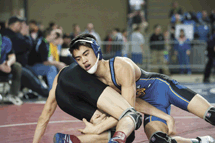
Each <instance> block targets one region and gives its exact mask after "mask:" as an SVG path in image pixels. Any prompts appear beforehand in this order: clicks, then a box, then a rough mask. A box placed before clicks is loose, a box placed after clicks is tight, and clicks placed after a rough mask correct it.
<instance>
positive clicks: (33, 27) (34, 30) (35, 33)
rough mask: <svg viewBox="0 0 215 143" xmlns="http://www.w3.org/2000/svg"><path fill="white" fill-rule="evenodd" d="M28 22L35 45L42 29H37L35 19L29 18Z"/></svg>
mask: <svg viewBox="0 0 215 143" xmlns="http://www.w3.org/2000/svg"><path fill="white" fill-rule="evenodd" d="M28 24H29V30H30V36H31V38H32V40H33V43H34V45H35V44H36V43H37V40H38V39H39V38H40V37H42V31H41V30H40V29H39V26H38V23H37V22H36V21H35V20H30V21H29V23H28Z"/></svg>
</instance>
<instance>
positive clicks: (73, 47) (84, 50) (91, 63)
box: [69, 34, 102, 74]
mask: <svg viewBox="0 0 215 143" xmlns="http://www.w3.org/2000/svg"><path fill="white" fill-rule="evenodd" d="M69 47H70V48H69V51H70V52H71V54H72V56H73V58H74V59H75V61H76V62H77V63H78V64H79V66H81V67H82V68H83V69H84V70H86V71H87V72H88V73H90V74H94V73H95V72H96V70H97V66H98V61H99V60H101V59H102V53H101V49H100V46H99V45H98V44H97V42H96V38H95V37H94V36H93V35H91V34H82V35H79V36H77V37H76V38H74V39H73V40H72V41H71V43H70V46H69Z"/></svg>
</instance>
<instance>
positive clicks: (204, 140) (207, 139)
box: [196, 136, 215, 143]
mask: <svg viewBox="0 0 215 143" xmlns="http://www.w3.org/2000/svg"><path fill="white" fill-rule="evenodd" d="M196 139H198V140H199V142H200V143H215V140H214V139H213V138H212V137H211V136H203V137H197V138H196Z"/></svg>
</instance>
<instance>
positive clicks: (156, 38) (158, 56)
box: [150, 24, 170, 75]
mask: <svg viewBox="0 0 215 143" xmlns="http://www.w3.org/2000/svg"><path fill="white" fill-rule="evenodd" d="M150 51H151V57H152V65H156V67H153V69H152V71H153V72H157V73H158V72H160V69H161V70H162V73H164V74H166V75H170V72H169V68H168V66H167V65H166V63H165V58H164V51H165V48H164V36H163V34H162V33H161V26H160V25H158V24H157V25H155V26H154V33H153V34H152V36H151V37H150ZM159 65H160V67H159ZM160 73H161V72H160Z"/></svg>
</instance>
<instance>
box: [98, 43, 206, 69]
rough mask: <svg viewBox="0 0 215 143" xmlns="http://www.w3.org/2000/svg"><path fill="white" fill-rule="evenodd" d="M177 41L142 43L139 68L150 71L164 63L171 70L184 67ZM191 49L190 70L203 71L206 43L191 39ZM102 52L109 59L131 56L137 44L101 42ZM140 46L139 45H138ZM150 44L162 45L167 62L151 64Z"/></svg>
mask: <svg viewBox="0 0 215 143" xmlns="http://www.w3.org/2000/svg"><path fill="white" fill-rule="evenodd" d="M176 44H177V42H175V41H168V42H154V43H151V44H150V43H148V42H146V43H145V44H143V46H142V49H143V52H142V63H141V64H138V65H139V66H140V67H141V68H144V69H145V70H147V71H151V70H153V69H154V68H160V67H162V66H164V65H167V66H168V68H169V69H170V70H171V71H172V72H179V70H180V69H181V68H185V67H186V65H182V64H181V65H180V64H179V59H178V55H177V54H176V52H175V51H176V50H175V48H174V47H175V45H176ZM189 44H190V47H191V50H190V55H189V56H188V58H189V61H190V62H189V63H190V65H189V67H190V68H191V70H192V72H203V70H204V67H205V64H206V61H207V56H206V46H207V43H206V42H204V41H199V40H195V41H191V42H189ZM101 45H102V46H101V47H102V53H103V57H104V59H109V58H112V57H115V56H126V57H128V58H132V51H133V50H132V48H134V47H135V45H136V46H137V45H138V44H137V43H132V42H126V43H124V42H104V41H103V42H102V44H101ZM139 46H140V45H139ZM150 46H163V47H164V50H163V52H164V55H163V56H164V58H167V63H165V64H163V65H162V64H152V55H151V53H152V51H151V50H150Z"/></svg>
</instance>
